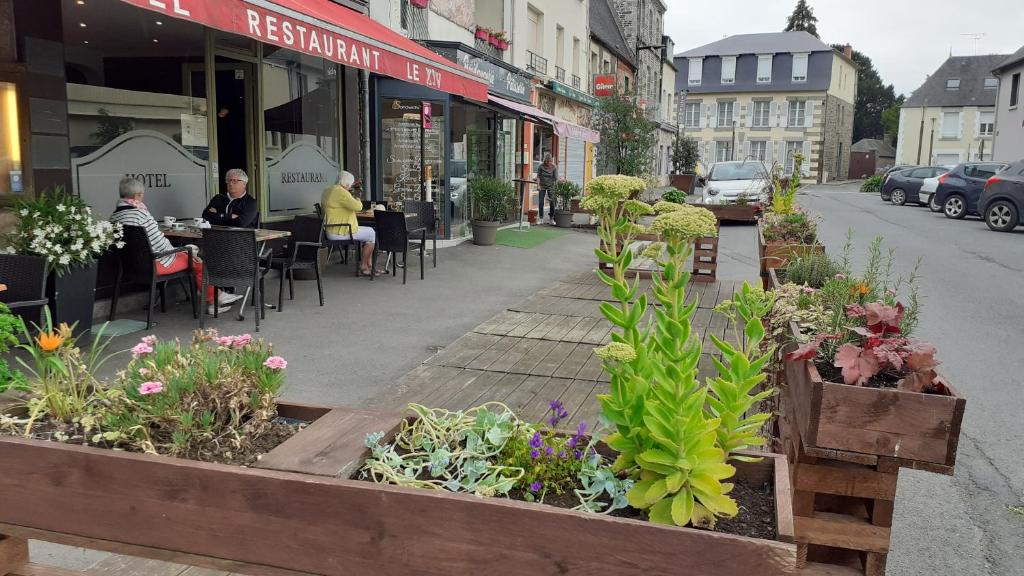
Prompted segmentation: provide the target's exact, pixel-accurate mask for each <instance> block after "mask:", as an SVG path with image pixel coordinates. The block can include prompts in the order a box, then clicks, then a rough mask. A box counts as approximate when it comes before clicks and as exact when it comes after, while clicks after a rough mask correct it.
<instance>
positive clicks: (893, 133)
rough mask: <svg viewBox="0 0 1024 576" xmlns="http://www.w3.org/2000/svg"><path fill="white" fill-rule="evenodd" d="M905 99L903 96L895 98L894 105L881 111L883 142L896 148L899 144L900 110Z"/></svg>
mask: <svg viewBox="0 0 1024 576" xmlns="http://www.w3.org/2000/svg"><path fill="white" fill-rule="evenodd" d="M904 101H906V98H904V97H903V94H900V95H899V96H897V97H896V103H895V104H893V105H892V106H889V107H888V108H886V109H885V110H884V111H882V130H883V132H884V133H885V141H886V142H888V143H889V144H891V145H893V146H896V145H897V144H898V143H899V130H900V108H902V107H903V102H904Z"/></svg>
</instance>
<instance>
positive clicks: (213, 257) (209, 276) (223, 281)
mask: <svg viewBox="0 0 1024 576" xmlns="http://www.w3.org/2000/svg"><path fill="white" fill-rule="evenodd" d="M273 265H274V260H273V257H272V256H269V257H268V258H267V268H266V269H264V268H262V267H261V266H260V254H259V243H258V242H256V231H255V230H253V229H246V228H207V229H204V230H203V288H202V293H203V294H206V289H207V286H215V287H217V288H232V289H234V290H236V291H237V290H241V289H245V290H246V294H247V295H248V294H249V293H250V292H251V294H252V301H253V303H254V304H257V305H258V307H259V311H258V312H256V313H254V314H253V316H254V317H255V318H256V331H257V332H259V331H260V318H266V306H265V300H266V298H265V296H264V290H263V278H264V276H265V275H266V270H269V268H270V267H271V266H273ZM245 301H246V298H243V299H242V307H241V310H245ZM218 309H219V306H217V305H216V304H214V307H213V315H214V318H216V317H217V316H218V312H219V310H218ZM205 317H206V315H205V314H204V313H202V312H200V314H199V327H200V328H202V327H203V320H204V318H205Z"/></svg>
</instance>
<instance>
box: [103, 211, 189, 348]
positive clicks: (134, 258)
mask: <svg viewBox="0 0 1024 576" xmlns="http://www.w3.org/2000/svg"><path fill="white" fill-rule="evenodd" d="M179 253H185V254H188V253H189V250H188V248H187V247H184V246H182V247H181V248H175V249H173V250H166V251H164V252H153V247H152V246H151V245H150V244H149V237H148V236H147V235H146V229H145V228H143V227H141V226H124V248H121V250H120V251H119V253H118V260H119V266H118V267H117V278H116V279H115V280H114V297H113V298H112V299H111V300H110V317H109V320H111V321H113V320H114V315H115V314H117V301H118V299H119V298H120V296H121V284H122V282H125V281H127V282H129V283H132V284H148V285H149V306H148V307H147V310H146V330H149V329H150V328H152V327H153V308H154V307H155V306H156V295H157V289H158V288H159V290H160V311H161V312H164V313H166V312H167V283H168V282H170V281H171V280H178V281H179V282H182V287H183V288H184V289H185V294H186V295H187V296H188V298H189V300H190V301H191V302H192V317H193V318H196V317H198V315H199V313H198V311H197V310H196V306H198V301H199V298H197V296H196V283H195V280H194V275H193V274H194V271H193V268H192V258H189V259H188V266H187V267H186V268H185V269H184V270H181V271H179V272H171V273H169V274H160V273H158V272H157V268H156V266H157V262H158V261H159V260H160V259H162V258H165V257H167V256H172V255H175V254H179Z"/></svg>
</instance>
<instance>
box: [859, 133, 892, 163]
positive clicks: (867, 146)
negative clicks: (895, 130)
mask: <svg viewBox="0 0 1024 576" xmlns="http://www.w3.org/2000/svg"><path fill="white" fill-rule="evenodd" d="M850 151H851V152H872V151H873V152H874V153H875V155H876V156H877V157H879V158H895V157H896V149H895V148H893V147H892V146H890V145H889V144H887V143H885V142H883V141H881V140H875V139H874V138H864V139H862V140H858V141H857V143H856V144H854V145H853V146H852V147H851V148H850Z"/></svg>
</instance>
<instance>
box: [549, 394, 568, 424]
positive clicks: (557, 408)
mask: <svg viewBox="0 0 1024 576" xmlns="http://www.w3.org/2000/svg"><path fill="white" fill-rule="evenodd" d="M548 407H549V408H551V416H548V424H550V425H551V426H557V425H558V423H559V422H560V421H561V420H562V419H563V418H568V417H569V411H568V410H566V409H565V406H563V405H562V401H561V400H552V401H551V402H548Z"/></svg>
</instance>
